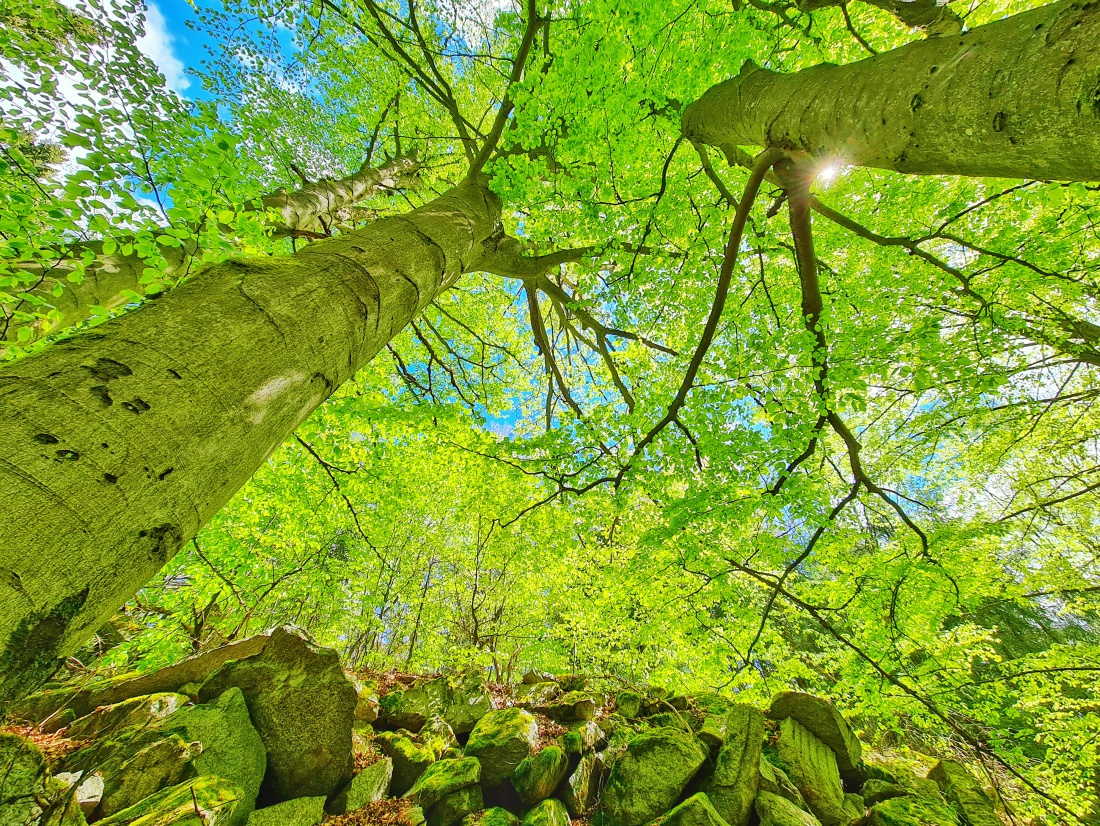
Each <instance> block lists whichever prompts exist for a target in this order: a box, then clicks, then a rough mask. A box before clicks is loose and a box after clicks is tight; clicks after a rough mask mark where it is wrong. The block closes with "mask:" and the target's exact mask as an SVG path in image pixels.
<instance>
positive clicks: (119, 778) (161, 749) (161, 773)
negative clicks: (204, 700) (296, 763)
mask: <svg viewBox="0 0 1100 826" xmlns="http://www.w3.org/2000/svg"><path fill="white" fill-rule="evenodd" d="M201 751H202V745H201V744H199V743H189V742H187V741H186V740H184V739H183V738H181V737H179V736H178V735H175V734H171V735H169V736H167V737H164V738H162V739H160V740H156V741H154V742H152V743H150V744H149V745H148V746H146V747H145V748H142V749H139V750H138V751H137V752H136V753H135V754H134V755H133V756H131V757H129V758H128V759H126V760H123V761H122V762H121V763H117V764H114V765H111V766H110V768H107V769H105V773H104V784H103V795H102V799H101V800H100V804H99V807H98V814H100V815H102V816H105V817H110V816H111V815H113V814H117V813H118V812H121V811H122V810H123V809H128V808H130V807H131V806H133V805H134V804H135V803H138V802H140V801H141V800H144V799H145V798H146V797H148V796H149V795H151V794H154V793H156V792H159V791H160V790H161V789H165V788H168V787H169V786H175V785H176V784H177V783H180V782H182V781H183V780H186V779H187V778H188V777H193V776H195V771H194V769H193V768H192V767H191V765H190V764H191V760H192V759H193V758H194V757H195V756H196V755H197V754H198V753H199V752H201ZM261 777H262V774H261ZM241 803H242V805H241V806H240V807H239V809H243V808H245V806H244V805H243V804H244V803H245V801H244V800H242V801H241ZM248 808H251V807H248ZM234 814H236V812H235V813H234ZM244 816H245V817H247V816H248V812H247V811H246V812H245V814H244ZM242 821H243V819H242V818H240V817H235V818H234V822H235V823H240V822H242ZM227 822H228V821H227Z"/></svg>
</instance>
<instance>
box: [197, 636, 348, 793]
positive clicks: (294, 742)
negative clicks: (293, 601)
mask: <svg viewBox="0 0 1100 826" xmlns="http://www.w3.org/2000/svg"><path fill="white" fill-rule="evenodd" d="M233 687H236V688H239V689H240V690H241V691H242V693H243V694H244V699H245V702H246V703H247V704H248V711H249V713H250V716H251V718H252V723H253V725H254V726H255V727H256V731H257V732H259V735H260V739H261V740H262V741H263V745H264V748H265V750H266V752H267V773H266V775H265V777H264V781H263V789H262V792H261V795H262V797H263V798H264V799H265V800H269V801H271V802H277V801H280V800H289V799H291V798H295V797H319V796H321V795H326V796H327V795H329V794H332V793H333V792H335V791H336V790H337V789H339V788H340V787H341V786H343V785H344V784H345V783H346V782H347V781H348V780H350V779H351V773H352V748H351V730H352V721H353V718H354V714H355V704H356V702H357V701H358V695H357V694H356V692H355V687H354V686H353V685H352V684H351V683H349V682H348V679H347V677H346V676H344V669H343V667H342V666H341V665H340V657H339V655H338V654H337V653H336V652H335V651H333V650H332V649H329V648H321V647H319V646H317V645H315V644H314V643H313V642H312V641H311V640H310V639H309V638H308V637H307V636H306V635H305V633H304V632H303V631H300V630H298V629H296V628H293V627H291V626H283V627H281V628H276V629H275V630H273V631H272V632H271V637H270V639H269V640H268V641H267V644H266V645H265V646H264V648H263V650H262V651H261V652H260V653H258V654H255V655H253V656H251V657H248V658H246V659H242V660H233V661H231V662H228V663H226V664H225V665H223V666H222V667H221V668H219V669H218V670H217V671H216V672H214V673H213V674H212V675H211V676H210V677H209V678H208V679H207V680H206V682H204V683H203V685H202V688H201V690H200V691H199V696H200V697H201V699H202V700H203V701H204V702H206V701H209V700H211V699H214V698H216V697H220V696H221V695H222V694H223V693H224V692H225V691H227V690H228V689H230V688H233Z"/></svg>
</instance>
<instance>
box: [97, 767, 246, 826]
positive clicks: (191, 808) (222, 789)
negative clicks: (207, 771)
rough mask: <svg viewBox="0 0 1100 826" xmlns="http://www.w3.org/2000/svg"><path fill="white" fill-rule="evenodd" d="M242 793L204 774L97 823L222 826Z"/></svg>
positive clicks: (115, 824) (229, 818)
mask: <svg viewBox="0 0 1100 826" xmlns="http://www.w3.org/2000/svg"><path fill="white" fill-rule="evenodd" d="M242 795H243V793H242V792H241V790H240V789H239V788H237V787H236V786H234V785H233V784H232V783H230V782H229V781H227V780H223V779H222V778H220V777H212V776H209V775H204V776H202V777H197V778H194V779H192V780H188V781H187V782H185V783H180V784H178V785H176V786H171V787H169V788H167V789H162V790H161V791H159V792H157V793H156V794H153V795H150V796H149V797H146V798H145V799H144V800H142V801H141V802H140V803H136V804H134V805H133V806H131V807H130V808H128V809H123V810H122V811H121V812H118V813H117V814H114V815H111V817H107V818H104V819H103V820H100V821H98V823H99V824H101V826H225V824H227V823H230V822H232V820H233V812H234V810H235V809H236V807H237V806H238V805H240V802H241V799H242Z"/></svg>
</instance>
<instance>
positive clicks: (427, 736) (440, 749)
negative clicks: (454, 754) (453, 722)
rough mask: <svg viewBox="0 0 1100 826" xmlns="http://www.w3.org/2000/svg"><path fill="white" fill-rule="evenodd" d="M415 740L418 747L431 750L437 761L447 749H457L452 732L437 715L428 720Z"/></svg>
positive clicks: (456, 741)
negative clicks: (418, 743) (417, 742)
mask: <svg viewBox="0 0 1100 826" xmlns="http://www.w3.org/2000/svg"><path fill="white" fill-rule="evenodd" d="M416 739H417V740H418V741H419V742H420V745H422V746H427V747H428V748H429V749H431V750H432V752H433V753H434V754H435V756H436V758H437V759H438V758H440V757H442V755H443V753H444V752H445V751H447V749H453V748H458V738H457V737H456V736H455V733H454V730H453V729H452V728H451V727H450V726H449V725H448V724H447V721H446V720H444V719H443V718H442V717H440V716H439V715H438V714H433V715H432V716H431V717H429V718H428V721H427V722H426V723H424V726H423V728H421V729H420V733H419V734H418V735H417V738H416Z"/></svg>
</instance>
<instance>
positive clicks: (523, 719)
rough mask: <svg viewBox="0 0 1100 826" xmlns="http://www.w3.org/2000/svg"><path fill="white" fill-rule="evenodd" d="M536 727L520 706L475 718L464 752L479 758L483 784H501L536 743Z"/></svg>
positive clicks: (468, 755) (537, 736) (530, 715)
mask: <svg viewBox="0 0 1100 826" xmlns="http://www.w3.org/2000/svg"><path fill="white" fill-rule="evenodd" d="M538 740H539V727H538V723H537V722H536V721H535V717H534V715H532V714H531V713H529V712H527V711H524V710H523V709H520V708H515V707H512V708H502V709H499V710H497V711H490V712H489V713H488V714H486V715H484V716H483V717H482V718H481V719H480V720H478V722H477V725H476V726H474V730H473V731H471V732H470V739H469V740H468V741H467V742H466V748H465V751H464V753H465V754H466V756H467V757H476V758H477V759H478V760H479V761H481V780H482V782H483V783H484V784H485V785H486V786H495V785H497V784H498V783H503V782H504V781H505V780H507V779H508V778H509V777H511V775H512V772H514V771H515V770H516V767H517V766H518V765H519V764H520V763H521V762H523V760H524V758H526V757H527V756H528V755H529V754H531V752H533V751H534V750H535V748H536V746H537V745H538Z"/></svg>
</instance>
